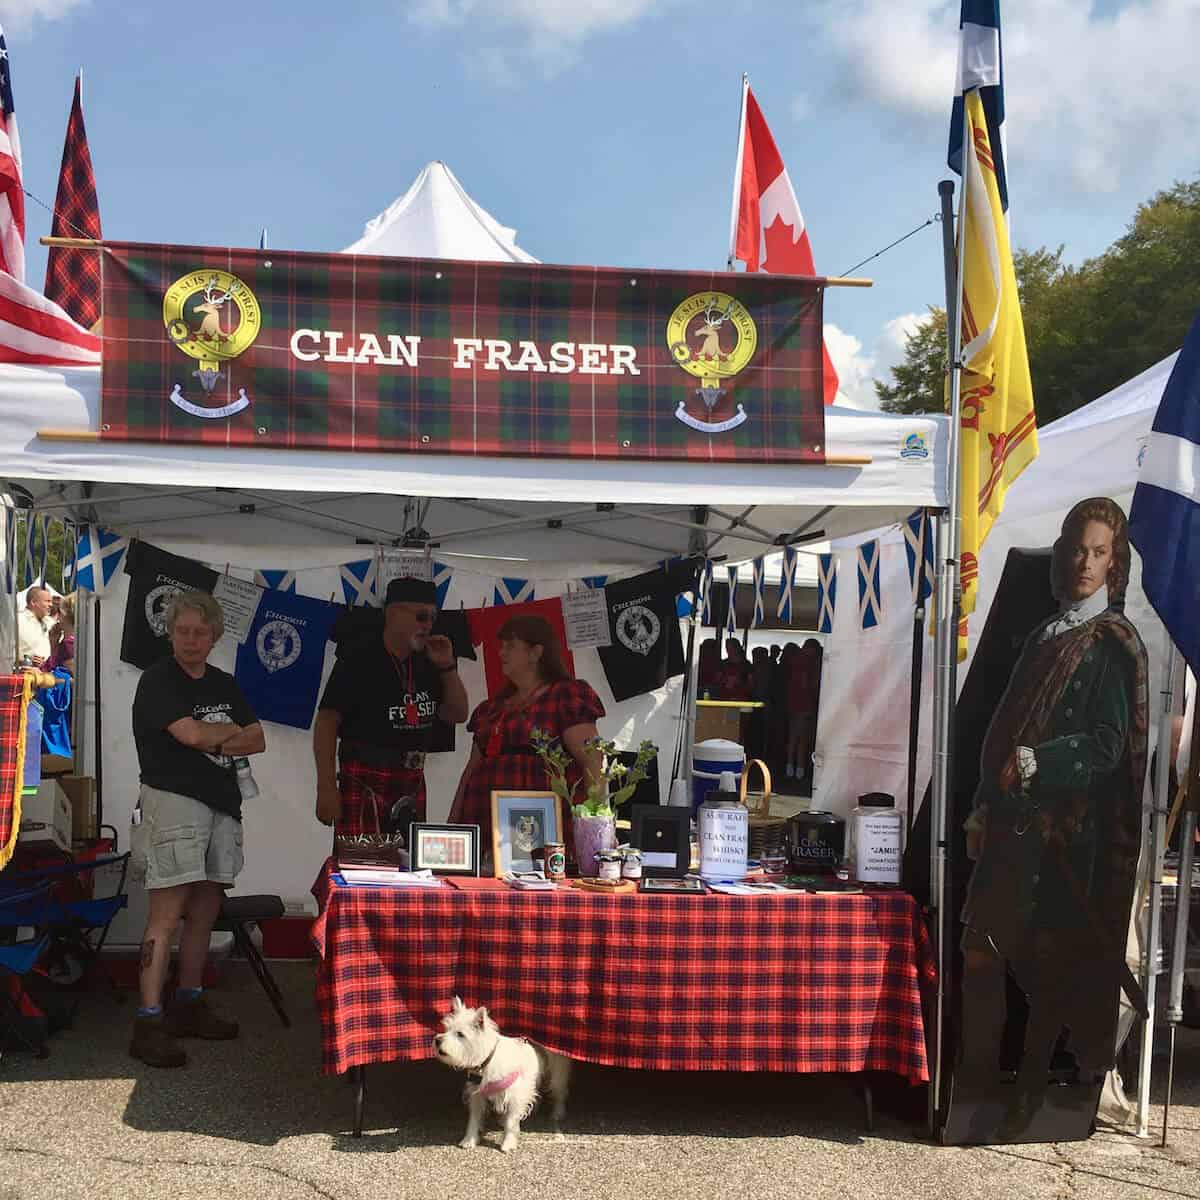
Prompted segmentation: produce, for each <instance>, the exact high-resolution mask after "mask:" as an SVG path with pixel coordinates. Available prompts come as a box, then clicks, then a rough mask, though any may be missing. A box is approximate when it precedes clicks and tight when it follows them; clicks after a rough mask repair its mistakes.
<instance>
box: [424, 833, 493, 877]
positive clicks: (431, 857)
mask: <svg viewBox="0 0 1200 1200" xmlns="http://www.w3.org/2000/svg"><path fill="white" fill-rule="evenodd" d="M408 846H409V869H410V870H412V871H425V870H429V871H432V872H433V873H434V874H435V875H478V874H479V826H478V825H425V824H419V823H418V822H416V821H414V822H413V823H412V824H411V825H410V826H409V828H408Z"/></svg>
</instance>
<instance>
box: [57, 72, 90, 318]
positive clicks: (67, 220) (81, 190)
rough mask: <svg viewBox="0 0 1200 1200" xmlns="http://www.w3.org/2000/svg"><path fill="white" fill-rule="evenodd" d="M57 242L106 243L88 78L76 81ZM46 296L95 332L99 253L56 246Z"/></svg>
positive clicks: (60, 179) (60, 177)
mask: <svg viewBox="0 0 1200 1200" xmlns="http://www.w3.org/2000/svg"><path fill="white" fill-rule="evenodd" d="M50 234H51V236H52V237H79V238H84V237H86V238H95V239H96V240H97V241H98V240H99V239H100V205H99V204H98V203H97V201H96V176H95V174H94V173H93V171H92V155H91V152H90V151H89V150H88V141H87V130H86V129H85V128H84V124H83V77H82V75H80V76H77V77H76V79H75V99H74V101H73V102H72V104H71V116H70V119H69V120H68V121H67V139H66V142H65V144H64V145H63V156H62V166H61V167H60V168H59V172H58V195H57V197H56V198H55V201H54V223H53V225H52V226H51V229H50ZM45 290H46V295H47V296H48V297H49V298H50V299H51V300H53V301H54V302H55V303H56V304H59V305H61V306H62V307H63V308H64V309H65V310H66V311H67V312H68V313H69V314H70V316H71V318H72V319H73V320H75V321H77V322H78V323H79V324H80V325H82V326H84V327H85V328H87V329H90V328H92V326H94V325H95V324H96V322H97V321H99V320H100V255H99V254H98V253H97V252H96V251H95V250H72V249H69V248H68V247H65V246H52V247H51V248H50V255H49V257H48V258H47V259H46V289H45Z"/></svg>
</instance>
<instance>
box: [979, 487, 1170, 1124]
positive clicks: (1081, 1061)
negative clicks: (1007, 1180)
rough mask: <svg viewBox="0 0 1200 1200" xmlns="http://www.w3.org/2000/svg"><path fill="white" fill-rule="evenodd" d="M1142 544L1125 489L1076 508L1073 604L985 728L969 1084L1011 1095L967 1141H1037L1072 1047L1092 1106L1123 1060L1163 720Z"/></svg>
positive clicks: (1060, 564) (1067, 533)
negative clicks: (1151, 744) (1143, 849)
mask: <svg viewBox="0 0 1200 1200" xmlns="http://www.w3.org/2000/svg"><path fill="white" fill-rule="evenodd" d="M1129 559H1130V552H1129V538H1128V529H1127V522H1126V518H1125V513H1124V512H1123V511H1122V510H1121V508H1120V507H1119V506H1118V505H1117V504H1116V503H1114V502H1113V501H1112V500H1109V499H1105V498H1100V497H1097V498H1092V499H1089V500H1083V501H1081V502H1080V503H1079V504H1077V505H1075V507H1074V508H1073V509H1071V511H1070V513H1068V515H1067V518H1066V520H1065V521H1064V522H1063V526H1062V534H1061V536H1060V537H1059V539H1058V541H1057V542H1056V543H1055V545H1054V553H1053V558H1052V567H1051V570H1052V574H1053V584H1054V594H1055V596H1056V598H1057V599H1058V601H1059V604H1060V606H1061V608H1060V611H1059V613H1058V614H1057V615H1055V616H1053V617H1051V618H1050V619H1049V620H1048V621H1045V622H1043V623H1042V624H1041V625H1039V626H1038V627H1037V628H1036V629H1035V630H1034V631H1033V633H1032V634H1030V636H1029V638H1028V639H1027V641H1026V643H1025V647H1024V650H1023V651H1022V654H1021V657H1020V660H1019V661H1018V663H1017V665H1016V668H1015V669H1014V671H1013V675H1012V678H1011V680H1010V682H1009V685H1008V688H1007V690H1006V691H1005V693H1004V696H1003V697H1002V699H1001V701H1000V704H999V706H998V707H997V709H996V712H995V714H994V716H993V718H992V721H991V724H990V725H989V727H988V732H987V736H986V737H985V739H984V743H983V753H982V756H981V771H980V783H979V789H978V791H977V793H976V796H975V803H974V808H973V810H972V812H971V815H970V817H969V818H968V820H967V822H966V825H965V829H966V833H967V854H968V857H969V858H973V859H975V860H976V867H975V871H974V874H973V875H972V877H971V881H970V885H969V888H968V891H967V899H966V904H965V907H964V910H963V914H962V919H963V924H964V927H965V928H964V933H963V943H962V946H963V959H964V961H963V997H962V999H963V1004H962V1009H963V1026H962V1056H961V1059H960V1062H959V1064H958V1069H957V1071H956V1074H955V1096H956V1101H957V1100H958V1099H960V1098H961V1099H962V1100H964V1101H965V1100H967V1099H968V1097H969V1098H971V1099H973V1100H976V1101H977V1102H982V1101H989V1100H999V1101H1000V1103H1001V1106H1002V1107H999V1108H991V1109H990V1112H991V1113H992V1116H991V1118H990V1119H989V1117H988V1112H989V1110H988V1109H987V1108H982V1107H981V1108H980V1109H979V1110H978V1111H977V1116H976V1120H975V1121H974V1122H973V1123H972V1134H973V1136H972V1137H971V1138H970V1139H969V1140H983V1141H990V1140H998V1141H1021V1140H1030V1139H1029V1138H1028V1137H1023V1136H1022V1135H1023V1134H1025V1133H1026V1132H1027V1131H1029V1130H1030V1127H1031V1125H1032V1124H1033V1123H1034V1119H1035V1117H1036V1115H1037V1113H1038V1111H1039V1109H1041V1108H1042V1106H1043V1104H1044V1102H1045V1100H1046V1097H1047V1092H1048V1088H1049V1084H1050V1080H1051V1062H1052V1058H1053V1057H1054V1055H1055V1048H1056V1046H1060V1045H1061V1047H1062V1048H1063V1049H1065V1051H1066V1053H1067V1055H1068V1056H1069V1057H1067V1058H1063V1059H1060V1062H1070V1063H1073V1066H1072V1067H1070V1068H1068V1069H1067V1070H1066V1071H1065V1072H1056V1079H1057V1080H1058V1081H1059V1082H1064V1083H1068V1084H1070V1083H1074V1084H1081V1085H1086V1090H1085V1091H1084V1092H1079V1091H1077V1090H1076V1091H1068V1092H1064V1093H1062V1097H1063V1099H1064V1101H1066V1103H1067V1105H1068V1106H1070V1105H1071V1104H1075V1105H1078V1104H1081V1103H1087V1104H1091V1105H1092V1115H1093V1116H1094V1112H1095V1108H1094V1105H1095V1101H1096V1099H1097V1097H1098V1094H1099V1088H1098V1084H1099V1082H1100V1081H1101V1080H1102V1079H1103V1076H1104V1073H1105V1071H1106V1070H1107V1069H1108V1068H1109V1067H1110V1066H1111V1065H1112V1061H1113V1057H1114V1053H1115V1044H1114V1040H1115V1024H1116V1016H1117V1000H1118V991H1119V987H1120V982H1119V981H1120V970H1121V965H1122V963H1123V959H1124V946H1125V931H1126V928H1127V924H1128V919H1129V908H1130V904H1131V902H1132V893H1133V886H1134V877H1135V872H1136V864H1137V856H1138V846H1139V840H1140V837H1139V835H1140V816H1141V794H1142V783H1143V779H1144V776H1145V767H1146V737H1147V721H1148V716H1147V712H1148V698H1147V670H1146V651H1145V647H1144V646H1143V645H1142V642H1141V639H1140V638H1139V637H1138V634H1137V631H1136V630H1135V629H1134V627H1133V626H1132V625H1131V624H1130V623H1129V621H1128V620H1126V618H1125V617H1124V615H1123V613H1122V609H1123V607H1124V598H1125V587H1126V584H1127V583H1128V580H1129ZM1006 976H1007V977H1011V978H1012V980H1013V982H1014V983H1015V985H1016V987H1017V988H1018V989H1019V990H1020V992H1022V993H1024V995H1025V998H1026V1001H1027V1004H1028V1016H1027V1020H1026V1024H1025V1029H1024V1037H1023V1044H1022V1039H1020V1037H1019V1031H1017V1036H1016V1037H1015V1038H1014V1035H1013V1030H1011V1029H1010V1030H1009V1045H1010V1046H1011V1045H1012V1043H1013V1042H1014V1040H1015V1041H1016V1043H1017V1045H1018V1046H1019V1047H1020V1057H1019V1062H1018V1063H1017V1065H1016V1075H1015V1079H1012V1078H1011V1077H1008V1078H1005V1077H1003V1076H1002V1063H1001V1049H1002V1045H1003V1044H1004V1041H1005V1025H1006V1022H1007V1021H1009V1020H1010V1019H1011V1017H1012V1014H1011V1013H1010V1012H1009V1011H1008V1004H1007V997H1006V992H1007V984H1006ZM1089 1119H1090V1118H1089ZM989 1126H990V1127H989Z"/></svg>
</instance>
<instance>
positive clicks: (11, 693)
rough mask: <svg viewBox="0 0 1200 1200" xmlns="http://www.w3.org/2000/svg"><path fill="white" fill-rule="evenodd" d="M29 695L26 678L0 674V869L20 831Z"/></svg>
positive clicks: (30, 694)
mask: <svg viewBox="0 0 1200 1200" xmlns="http://www.w3.org/2000/svg"><path fill="white" fill-rule="evenodd" d="M32 695H33V681H32V679H31V678H30V677H29V676H28V675H0V867H4V866H5V865H6V864H7V863H8V860H9V859H10V858H11V857H12V854H13V850H15V849H16V845H17V838H18V837H19V836H20V832H21V829H20V826H21V787H22V784H23V783H24V780H25V714H26V710H27V709H28V707H29V697H30V696H32Z"/></svg>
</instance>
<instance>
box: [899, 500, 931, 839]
mask: <svg viewBox="0 0 1200 1200" xmlns="http://www.w3.org/2000/svg"><path fill="white" fill-rule="evenodd" d="M932 534H933V530H932V528H931V527H930V520H929V510H928V509H922V510H921V537H920V540H919V542H918V544H917V549H916V553H915V554H914V562H913V575H914V577H915V578H916V579H917V581H918V582H917V585H916V586H917V591H916V596H915V598H914V604H913V630H912V667H911V670H910V671H909V696H908V804H907V809H906V812H905V818H906V820H905V839H904V844H905V845H906V846H907V845H908V842H909V840H910V839H911V838H912V827H913V818H914V814H915V812H916V807H917V740H918V738H919V737H920V732H921V682H922V678H923V673H924V667H925V654H924V635H925V600H926V596H925V549H926V547H925V539H926V538H927V537H931V536H932Z"/></svg>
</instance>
